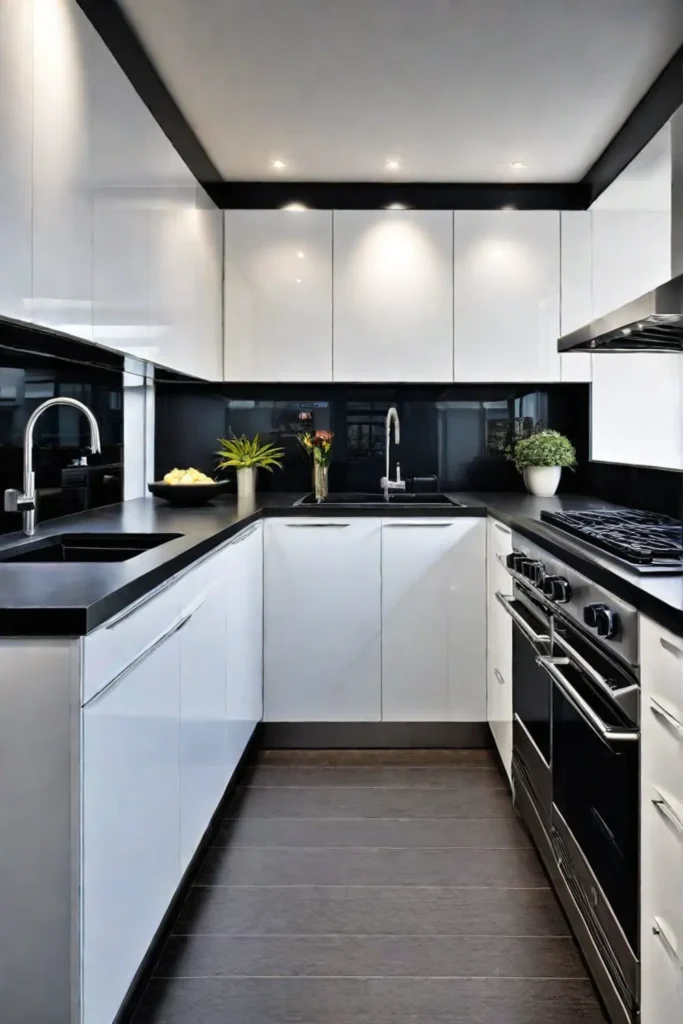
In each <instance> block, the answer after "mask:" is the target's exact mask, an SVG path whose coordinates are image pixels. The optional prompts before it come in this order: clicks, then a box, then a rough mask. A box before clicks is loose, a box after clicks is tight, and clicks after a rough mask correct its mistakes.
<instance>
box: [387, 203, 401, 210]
mask: <svg viewBox="0 0 683 1024" xmlns="http://www.w3.org/2000/svg"><path fill="white" fill-rule="evenodd" d="M384 209H385V210H405V209H406V206H405V204H404V203H389V204H388V205H387V206H385V207H384Z"/></svg>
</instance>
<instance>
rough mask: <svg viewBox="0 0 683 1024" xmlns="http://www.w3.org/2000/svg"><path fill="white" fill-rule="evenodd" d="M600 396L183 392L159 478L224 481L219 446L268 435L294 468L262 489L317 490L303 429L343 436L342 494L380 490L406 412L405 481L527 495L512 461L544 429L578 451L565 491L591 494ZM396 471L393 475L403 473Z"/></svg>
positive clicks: (421, 389) (334, 485) (531, 389)
mask: <svg viewBox="0 0 683 1024" xmlns="http://www.w3.org/2000/svg"><path fill="white" fill-rule="evenodd" d="M588 396H589V392H588V386H587V385H584V384H562V385H548V386H545V387H542V388H539V387H538V385H524V384H514V385H512V384H511V385H500V384H497V385H460V386H457V387H443V386H435V385H424V386H413V385H396V386H386V387H382V386H377V385H362V386H361V385H340V384H337V385H329V384H327V385H318V386H315V385H280V386H268V385H256V384H254V385H239V386H238V385H222V386H221V385H191V384H184V385H180V384H178V385H176V384H159V385H157V393H156V410H157V421H156V475H157V477H161V476H163V475H164V473H166V472H168V470H169V469H171V468H173V466H175V465H177V466H188V465H194V466H196V467H197V468H198V469H202V470H203V471H204V472H206V473H214V472H215V464H216V460H215V455H214V451H215V448H216V438H217V437H221V436H222V437H228V436H231V435H232V434H236V435H240V434H247V435H248V436H253V435H254V434H257V433H258V434H260V435H261V437H262V438H263V439H267V440H269V441H272V442H274V443H276V444H278V445H280V446H281V447H283V448H284V449H285V452H286V456H285V460H284V469H283V470H282V471H277V470H276V471H275V472H274V473H273V474H270V473H267V472H261V473H260V474H259V487H260V488H261V489H270V490H276V491H306V490H309V489H310V476H311V473H310V464H309V461H308V459H307V457H306V455H305V453H304V452H303V450H302V448H301V446H300V445H299V443H298V441H297V437H296V435H297V434H298V433H300V432H301V431H302V430H307V429H318V430H321V429H324V430H332V431H333V432H334V445H333V455H332V462H331V465H330V490H332V491H354V490H358V491H377V490H379V481H380V478H381V477H382V475H383V473H384V421H385V417H386V413H387V410H388V408H389V407H390V406H391V405H395V406H396V408H397V409H398V413H399V416H400V419H401V444H400V447H399V448H398V449H394V451H395V453H396V456H397V457H398V459H399V461H400V463H401V474H402V476H403V477H404V479H407V478H411V477H425V476H436V477H438V480H439V486H440V487H441V488H442V489H450V490H479V491H492V490H496V491H508V490H510V491H515V490H523V483H522V480H521V477H520V476H519V474H518V473H517V472H516V471H515V469H514V466H513V465H512V464H511V463H510V462H509V461H508V460H507V459H506V458H505V449H506V447H507V446H508V445H509V444H510V442H511V441H512V440H513V439H514V437H515V435H520V434H525V433H529V432H530V431H531V430H532V429H533V428H534V427H535V426H537V425H541V426H543V427H552V428H554V429H557V430H561V431H562V432H563V433H566V434H568V436H569V437H570V438H571V439H572V440H573V441H574V443H575V444H576V447H577V451H578V457H579V462H580V468H579V471H578V472H577V474H576V475H573V474H571V473H565V474H564V476H563V482H562V486H563V488H564V489H565V490H581V489H583V487H584V483H583V481H584V480H585V478H586V464H587V457H588ZM394 470H395V465H392V472H394Z"/></svg>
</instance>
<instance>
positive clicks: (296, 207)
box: [282, 203, 308, 213]
mask: <svg viewBox="0 0 683 1024" xmlns="http://www.w3.org/2000/svg"><path fill="white" fill-rule="evenodd" d="M282 209H283V210H289V212H290V213H301V212H302V211H303V210H307V209H308V207H307V206H304V204H303V203H287V205H286V206H283V207H282Z"/></svg>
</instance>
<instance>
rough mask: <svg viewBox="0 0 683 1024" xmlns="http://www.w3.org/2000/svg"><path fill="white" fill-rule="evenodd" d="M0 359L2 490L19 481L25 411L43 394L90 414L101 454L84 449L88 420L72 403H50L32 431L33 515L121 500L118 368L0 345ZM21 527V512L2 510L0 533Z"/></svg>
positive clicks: (48, 516) (62, 512)
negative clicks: (84, 462)
mask: <svg viewBox="0 0 683 1024" xmlns="http://www.w3.org/2000/svg"><path fill="white" fill-rule="evenodd" d="M0 362H2V363H3V365H2V366H0V492H3V493H4V491H5V489H6V488H8V487H17V488H21V486H22V481H23V443H24V428H25V426H26V421H27V420H28V418H29V416H30V415H31V413H32V412H33V411H34V410H35V409H36V408H37V407H38V406H39V405H40V404H41V403H42V402H44V401H46V400H47V399H48V398H56V397H62V398H76V399H78V400H79V401H81V402H83V403H84V404H85V405H87V406H88V408H89V409H91V410H92V411H93V413H94V414H95V417H96V419H97V422H98V424H99V427H100V433H101V438H102V453H101V454H100V455H91V454H90V453H89V451H88V448H87V446H88V443H89V438H90V434H89V427H88V423H87V421H86V419H85V417H84V416H83V415H81V413H79V412H78V410H77V409H73V408H69V407H68V406H62V407H55V408H54V409H48V410H47V411H46V412H45V413H44V414H43V415H42V416H41V418H40V419H39V421H38V423H37V425H36V430H35V435H34V438H35V447H34V471H35V474H36V487H37V494H38V515H37V518H38V522H44V521H45V520H46V519H53V518H55V517H56V516H63V515H69V514H71V513H73V512H79V511H82V510H84V509H87V508H94V507H97V506H100V505H108V504H111V503H112V502H116V501H120V500H121V498H122V472H123V450H122V445H123V408H122V406H123V393H122V375H121V373H120V372H116V371H115V370H109V369H104V368H95V367H92V366H79V365H76V364H69V363H66V362H65V363H61V364H57V363H55V362H54V361H51V360H49V359H44V358H42V357H40V356H34V355H27V354H25V353H16V352H12V351H10V350H7V349H3V350H2V351H1V352H0ZM12 364H16V365H12ZM83 455H87V456H88V465H87V466H85V467H81V466H73V465H72V463H74V462H75V461H76V460H77V459H79V458H80V457H81V456H83ZM0 504H1V501H0ZM19 529H21V518H20V516H19V515H17V514H15V513H7V512H4V511H1V510H0V532H1V533H7V532H9V531H13V530H19Z"/></svg>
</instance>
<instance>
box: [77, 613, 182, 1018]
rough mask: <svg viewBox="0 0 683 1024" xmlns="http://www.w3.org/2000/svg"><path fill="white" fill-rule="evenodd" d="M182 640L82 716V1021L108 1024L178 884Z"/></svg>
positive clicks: (163, 646)
mask: <svg viewBox="0 0 683 1024" xmlns="http://www.w3.org/2000/svg"><path fill="white" fill-rule="evenodd" d="M179 644H180V634H178V633H175V634H173V635H172V636H169V637H168V639H166V640H165V641H163V642H162V643H160V644H159V645H158V646H155V647H154V648H153V649H152V650H151V653H150V654H149V655H148V656H147V657H145V658H143V659H142V660H138V661H136V662H135V663H134V665H133V667H132V668H131V670H130V671H127V672H125V673H124V674H122V675H121V676H120V677H118V679H117V680H116V681H114V682H113V683H112V684H111V685H110V686H109V687H107V688H105V689H104V690H103V691H102V692H101V693H100V694H98V696H96V697H95V698H93V700H92V701H91V702H90V703H89V704H86V706H85V708H84V709H83V713H82V730H83V735H82V745H83V747H82V801H83V806H82V838H83V852H82V856H83V863H82V885H81V893H82V900H83V940H82V941H83V950H82V953H83V1019H84V1020H85V1021H87V1024H111V1022H112V1021H113V1019H114V1017H115V1016H116V1013H117V1011H118V1009H119V1006H120V1004H121V1001H122V999H123V998H124V996H125V994H126V992H127V990H128V987H129V985H130V983H131V981H132V980H133V976H134V974H135V972H136V971H137V969H138V966H139V964H140V962H141V960H142V958H143V956H144V955H145V953H146V952H147V949H148V947H149V944H150V942H151V940H152V938H153V936H154V934H155V932H156V929H157V927H158V926H159V924H160V922H161V919H162V917H163V916H164V913H165V912H166V908H167V907H168V905H169V903H170V901H171V898H172V897H173V894H174V892H175V889H176V886H177V885H178V882H179V879H180V847H179V831H180V810H179V804H180V801H179V789H180V777H179V724H180V714H179V712H180V650H179Z"/></svg>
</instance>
